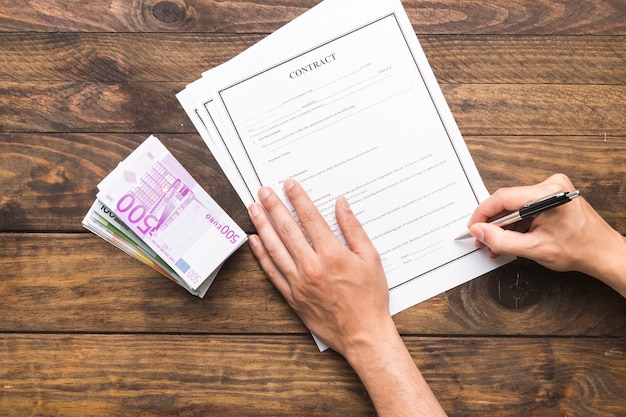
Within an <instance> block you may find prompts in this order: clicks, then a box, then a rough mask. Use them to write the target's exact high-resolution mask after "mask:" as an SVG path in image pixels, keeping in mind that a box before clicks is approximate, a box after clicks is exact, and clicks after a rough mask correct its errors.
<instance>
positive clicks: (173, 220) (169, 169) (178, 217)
mask: <svg viewBox="0 0 626 417" xmlns="http://www.w3.org/2000/svg"><path fill="white" fill-rule="evenodd" d="M98 190H99V192H98V195H97V199H96V201H95V202H94V204H93V206H92V207H91V209H90V210H89V212H88V213H87V215H86V216H85V218H84V220H83V225H84V227H85V228H87V229H89V230H90V231H92V232H93V233H95V234H97V235H98V236H100V237H102V238H103V239H105V240H107V241H108V242H111V243H112V244H113V245H115V246H117V247H118V248H120V249H122V250H123V251H124V252H126V253H128V254H130V255H131V256H133V257H135V258H137V259H138V260H140V261H141V262H143V263H145V264H147V265H150V266H151V267H153V268H154V269H156V270H157V271H159V272H161V273H162V274H163V275H165V276H167V277H168V278H170V279H171V280H173V281H175V282H176V283H178V284H179V285H181V286H182V287H184V288H185V289H187V291H189V292H191V293H192V294H194V295H197V296H199V297H204V295H205V294H206V292H207V290H208V289H209V286H210V285H211V283H212V282H213V280H214V279H215V276H216V275H217V273H218V271H219V269H220V268H221V265H222V263H223V262H224V261H225V260H226V258H228V257H229V256H230V255H231V254H232V253H233V252H234V251H235V250H236V249H237V248H239V247H240V246H241V244H242V243H243V242H245V241H246V238H247V236H246V234H245V232H244V231H243V230H241V228H240V227H239V226H238V225H237V224H236V223H235V222H234V221H233V220H232V219H231V218H230V217H229V216H228V215H227V214H226V213H225V212H224V210H222V208H221V207H220V206H219V205H218V204H217V203H216V202H215V201H214V200H213V199H212V198H211V197H210V196H209V194H208V193H207V192H206V191H205V190H204V189H202V187H200V186H199V185H198V184H197V183H196V181H195V180H194V179H193V178H192V177H191V175H189V173H188V172H187V171H186V170H185V169H184V168H183V166H182V165H181V164H180V163H179V162H178V161H177V160H176V159H175V158H174V156H172V154H171V153H170V152H169V151H168V150H167V149H166V148H165V146H163V144H162V143H161V142H160V141H159V140H158V139H157V138H156V137H155V136H150V137H149V138H148V139H147V140H146V141H145V142H144V143H142V144H141V145H140V146H139V147H138V148H137V149H136V150H135V151H133V152H132V153H131V154H130V155H129V156H128V157H127V158H126V159H125V160H124V161H122V162H121V163H120V164H119V165H118V166H117V168H115V170H113V171H112V172H111V173H110V174H109V175H108V176H107V177H106V178H105V179H104V180H102V182H101V183H100V184H98Z"/></svg>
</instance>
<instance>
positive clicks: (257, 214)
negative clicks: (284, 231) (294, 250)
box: [248, 203, 296, 295]
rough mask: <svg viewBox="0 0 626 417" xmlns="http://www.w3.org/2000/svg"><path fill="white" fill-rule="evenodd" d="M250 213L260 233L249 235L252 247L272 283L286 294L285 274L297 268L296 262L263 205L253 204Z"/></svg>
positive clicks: (287, 288) (287, 287)
mask: <svg viewBox="0 0 626 417" xmlns="http://www.w3.org/2000/svg"><path fill="white" fill-rule="evenodd" d="M248 215H249V216H250V220H252V223H253V224H254V227H255V228H256V230H257V233H258V236H255V235H252V236H250V237H249V243H250V249H252V253H253V254H254V256H256V258H257V259H258V260H259V263H260V264H261V267H262V268H263V270H264V271H265V272H266V274H267V276H268V277H269V279H270V280H271V281H272V283H273V284H274V285H275V286H276V288H278V290H279V291H280V292H281V293H282V294H283V295H285V294H287V293H288V291H289V283H288V281H287V279H286V278H285V276H286V275H287V274H289V273H291V271H294V270H295V269H296V265H295V262H294V261H293V258H292V257H291V254H290V253H289V251H288V250H287V248H286V247H285V245H284V244H283V242H282V240H281V239H280V237H279V236H278V234H277V233H276V230H275V229H274V226H273V225H272V223H271V221H270V220H269V218H268V217H267V214H266V213H265V210H264V209H263V206H262V205H261V204H259V203H253V204H251V205H250V207H249V208H248Z"/></svg>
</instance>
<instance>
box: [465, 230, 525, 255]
mask: <svg viewBox="0 0 626 417" xmlns="http://www.w3.org/2000/svg"><path fill="white" fill-rule="evenodd" d="M470 233H471V235H472V236H474V237H475V238H476V239H478V240H479V241H480V242H481V243H483V244H484V245H485V246H487V247H488V248H489V249H491V251H492V252H493V253H496V254H498V255H515V256H522V257H525V256H524V255H525V254H526V253H527V252H528V248H529V247H531V245H532V244H531V242H530V239H531V238H530V236H528V234H527V233H520V232H515V231H513V230H506V229H502V228H501V227H499V226H496V225H493V224H489V223H474V224H473V225H472V226H471V227H470Z"/></svg>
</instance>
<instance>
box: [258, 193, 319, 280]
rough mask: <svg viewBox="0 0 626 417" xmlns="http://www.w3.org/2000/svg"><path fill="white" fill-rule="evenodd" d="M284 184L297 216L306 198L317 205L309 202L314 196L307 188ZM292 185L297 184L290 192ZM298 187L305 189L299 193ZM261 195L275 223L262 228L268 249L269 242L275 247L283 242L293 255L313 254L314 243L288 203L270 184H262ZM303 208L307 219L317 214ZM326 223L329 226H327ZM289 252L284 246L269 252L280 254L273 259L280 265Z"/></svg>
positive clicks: (294, 257) (305, 256)
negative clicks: (305, 189) (277, 257)
mask: <svg viewBox="0 0 626 417" xmlns="http://www.w3.org/2000/svg"><path fill="white" fill-rule="evenodd" d="M287 182H288V181H285V184H287ZM285 188H286V190H285V192H286V193H287V197H288V198H289V199H290V201H291V203H292V204H293V205H294V207H295V208H296V212H297V213H298V216H300V215H301V212H300V211H299V210H298V205H300V206H302V205H304V206H306V203H307V202H306V200H308V202H309V203H310V205H311V206H312V207H313V208H314V209H315V206H313V203H311V202H310V201H311V200H310V199H308V196H306V193H305V192H304V190H302V188H301V187H300V186H299V185H298V184H297V183H293V184H290V185H289V186H287V185H286V187H285ZM292 188H296V190H295V191H296V194H294V193H293V192H291V191H292V190H291V189H292ZM297 189H300V190H302V191H301V193H300V195H297V191H298V190H297ZM292 197H293V200H292ZM259 199H260V200H261V204H262V205H263V207H264V208H265V210H266V211H267V214H268V215H269V218H270V219H271V223H273V227H272V229H273V230H272V231H270V230H269V228H268V230H267V231H266V232H265V233H261V232H259V236H260V237H261V240H262V242H263V244H264V245H265V247H266V248H267V249H268V250H269V249H270V248H269V247H268V246H267V245H268V244H272V245H273V246H272V247H274V248H278V247H280V246H282V247H283V248H285V249H286V250H287V253H288V254H289V258H290V259H304V258H307V257H308V256H310V255H311V252H312V248H311V245H310V244H309V242H308V240H307V238H306V236H305V235H304V233H302V230H301V229H300V226H299V225H298V223H297V222H296V220H295V219H294V218H293V216H292V215H291V212H290V211H289V209H288V208H287V207H286V206H285V204H284V203H283V202H282V200H281V199H280V198H279V197H278V195H277V194H276V193H275V192H274V191H273V190H272V189H271V188H269V187H262V188H261V189H260V190H259ZM303 200H305V201H303ZM300 210H302V215H303V217H304V219H307V217H314V214H313V213H310V212H306V211H305V210H304V209H302V208H301V209H300ZM317 214H318V216H320V218H321V215H320V214H319V212H318V213H317ZM306 221H308V220H305V222H306ZM321 221H322V222H323V221H324V219H323V218H321ZM301 222H303V221H302V219H301ZM268 223H269V220H268ZM324 224H325V222H324ZM270 226H271V224H270ZM326 227H327V228H328V226H326ZM305 230H306V228H305ZM257 231H258V229H257ZM307 232H308V231H307ZM287 253H284V252H283V251H282V250H281V251H279V252H278V253H276V254H274V253H273V252H271V251H270V254H271V255H272V256H273V257H274V255H281V259H275V260H274V261H275V262H276V263H277V266H278V267H279V268H281V265H283V263H282V262H281V261H282V256H285V257H286V256H287ZM292 262H293V261H292Z"/></svg>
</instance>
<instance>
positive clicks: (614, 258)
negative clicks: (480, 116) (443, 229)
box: [468, 174, 626, 294]
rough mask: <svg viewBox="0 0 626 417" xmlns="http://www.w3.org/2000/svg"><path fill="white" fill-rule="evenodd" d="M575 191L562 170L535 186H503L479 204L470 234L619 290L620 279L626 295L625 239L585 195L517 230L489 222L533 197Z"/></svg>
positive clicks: (495, 248)
mask: <svg viewBox="0 0 626 417" xmlns="http://www.w3.org/2000/svg"><path fill="white" fill-rule="evenodd" d="M574 189H575V188H574V186H573V185H572V182H571V181H570V180H569V178H568V177H567V176H565V175H563V174H555V175H552V176H551V177H550V178H548V179H546V180H545V181H543V182H541V183H539V184H537V185H533V186H524V187H510V188H501V189H499V190H497V191H496V192H495V193H493V195H491V197H489V198H488V199H486V200H485V201H483V202H482V203H481V204H480V205H479V206H478V207H477V208H476V210H475V211H474V214H473V215H472V217H471V218H470V221H469V223H468V227H469V229H470V233H471V234H472V235H473V236H474V237H475V238H476V239H477V241H478V242H477V245H478V246H482V245H486V246H488V247H489V249H490V254H491V256H497V255H498V254H508V255H515V256H521V257H523V258H528V259H532V260H534V261H536V262H538V263H540V264H541V265H543V266H545V267H547V268H550V269H553V270H556V271H580V272H583V273H586V274H588V275H591V276H595V277H596V278H599V279H601V280H603V281H605V282H607V284H609V285H612V286H613V287H615V288H616V289H618V288H617V287H616V282H615V280H616V279H617V280H618V281H621V286H624V288H622V289H621V290H620V289H618V291H620V292H622V291H624V292H622V294H626V284H624V281H626V269H624V263H625V262H626V240H625V239H624V237H623V236H622V235H621V234H619V233H618V232H617V231H616V230H614V229H613V228H611V226H609V225H608V223H606V221H604V219H603V218H602V217H601V216H600V215H599V214H598V213H597V212H596V211H595V210H594V209H593V208H592V207H591V205H589V203H588V202H587V201H586V200H585V199H584V198H583V197H578V198H575V199H574V200H572V201H571V202H570V203H567V204H564V205H562V206H559V207H556V208H554V209H552V210H548V211H545V212H543V213H540V214H538V215H537V216H535V217H533V218H532V219H531V220H530V222H526V221H522V222H519V223H517V224H516V226H515V230H505V229H502V228H500V227H498V226H494V225H491V224H488V223H487V222H488V221H489V220H491V219H493V218H495V217H498V216H499V215H500V214H501V213H503V212H513V211H515V210H518V209H519V208H520V207H522V206H523V205H524V204H525V203H527V202H529V201H532V200H535V199H537V198H540V197H542V196H545V195H547V194H550V193H554V192H557V191H561V190H565V191H574ZM617 284H619V283H617ZM618 286H620V285H618ZM621 286H620V287H621Z"/></svg>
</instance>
